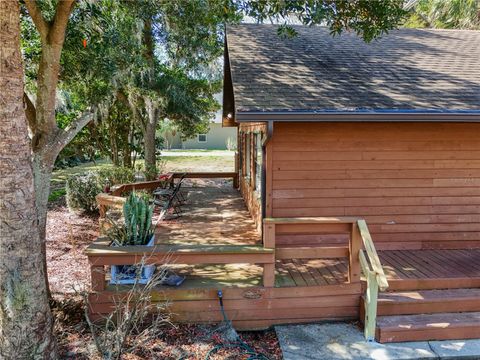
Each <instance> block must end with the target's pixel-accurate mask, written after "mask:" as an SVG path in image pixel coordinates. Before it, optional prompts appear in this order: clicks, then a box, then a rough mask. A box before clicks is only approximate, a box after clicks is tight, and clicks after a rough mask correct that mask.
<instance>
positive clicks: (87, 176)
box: [65, 167, 135, 213]
mask: <svg viewBox="0 0 480 360" xmlns="http://www.w3.org/2000/svg"><path fill="white" fill-rule="evenodd" d="M134 180H135V176H134V172H133V170H132V169H129V168H124V167H112V168H106V169H101V170H96V171H89V172H86V173H83V174H77V175H72V176H70V177H69V178H68V179H67V182H66V186H65V190H66V199H67V206H68V208H69V209H70V210H81V211H85V212H88V213H95V212H97V211H98V207H97V201H96V200H95V196H97V195H98V194H100V193H101V192H103V190H104V189H105V187H106V186H107V185H109V186H113V185H118V184H126V183H132V182H134Z"/></svg>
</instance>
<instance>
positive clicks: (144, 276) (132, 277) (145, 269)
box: [110, 235, 155, 285]
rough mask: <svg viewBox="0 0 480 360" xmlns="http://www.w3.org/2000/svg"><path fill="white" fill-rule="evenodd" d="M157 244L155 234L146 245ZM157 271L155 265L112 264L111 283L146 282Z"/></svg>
mask: <svg viewBox="0 0 480 360" xmlns="http://www.w3.org/2000/svg"><path fill="white" fill-rule="evenodd" d="M154 245H155V235H153V236H152V238H151V239H150V241H149V242H148V243H147V244H145V246H152V247H153V246H154ZM154 272H155V265H143V266H142V265H112V267H111V270H110V274H111V279H110V284H114V285H128V284H135V283H138V284H146V283H147V282H148V281H149V280H150V279H151V278H152V276H153V273H154Z"/></svg>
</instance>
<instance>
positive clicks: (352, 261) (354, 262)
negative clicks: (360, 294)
mask: <svg viewBox="0 0 480 360" xmlns="http://www.w3.org/2000/svg"><path fill="white" fill-rule="evenodd" d="M361 240H362V239H361V235H360V232H359V231H358V225H357V223H356V222H354V223H352V230H351V233H350V243H349V267H348V281H349V282H350V283H357V282H360V260H359V258H358V257H359V255H360V249H361V248H362V241H361Z"/></svg>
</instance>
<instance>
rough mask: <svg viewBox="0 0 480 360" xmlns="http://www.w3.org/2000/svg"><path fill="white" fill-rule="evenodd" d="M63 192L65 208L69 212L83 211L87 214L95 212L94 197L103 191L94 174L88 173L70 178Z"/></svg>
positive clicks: (95, 203)
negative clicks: (64, 194)
mask: <svg viewBox="0 0 480 360" xmlns="http://www.w3.org/2000/svg"><path fill="white" fill-rule="evenodd" d="M65 190H66V191H67V194H66V199H67V206H68V208H69V209H70V210H83V211H85V212H89V213H92V212H96V211H97V202H96V200H95V196H97V194H99V193H101V192H102V190H103V189H102V187H101V185H100V182H99V179H98V175H97V174H96V173H95V172H93V171H89V172H87V173H83V174H77V175H72V176H70V177H69V178H68V179H67V182H66V184H65Z"/></svg>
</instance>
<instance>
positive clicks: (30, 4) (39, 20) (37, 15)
mask: <svg viewBox="0 0 480 360" xmlns="http://www.w3.org/2000/svg"><path fill="white" fill-rule="evenodd" d="M24 1H25V7H26V8H27V10H28V13H29V14H30V17H31V18H32V20H33V23H34V24H35V27H36V28H37V30H38V32H39V33H40V36H41V37H42V40H46V39H47V37H48V33H49V31H50V24H49V23H48V22H47V21H46V20H45V18H44V17H43V15H42V12H41V10H40V9H39V8H38V6H37V2H36V1H35V0H24Z"/></svg>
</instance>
